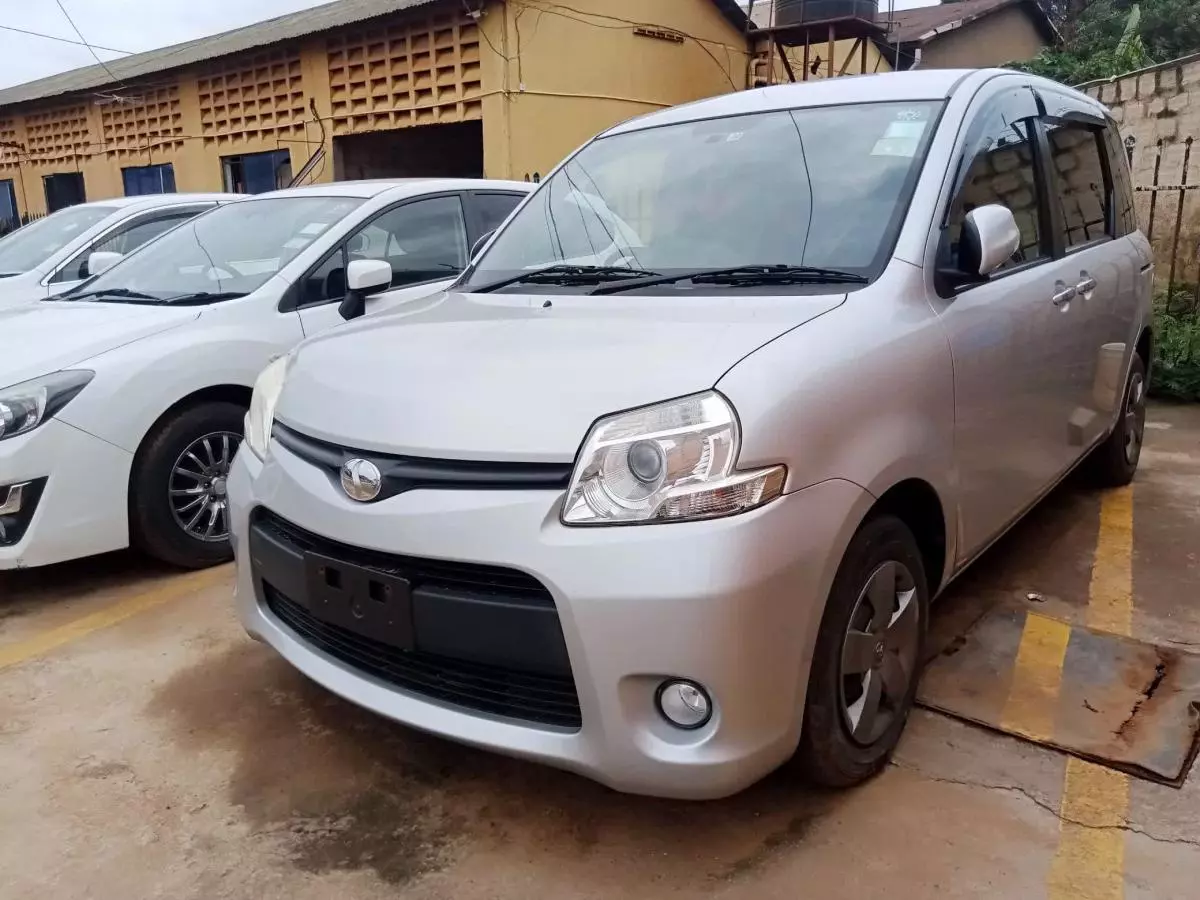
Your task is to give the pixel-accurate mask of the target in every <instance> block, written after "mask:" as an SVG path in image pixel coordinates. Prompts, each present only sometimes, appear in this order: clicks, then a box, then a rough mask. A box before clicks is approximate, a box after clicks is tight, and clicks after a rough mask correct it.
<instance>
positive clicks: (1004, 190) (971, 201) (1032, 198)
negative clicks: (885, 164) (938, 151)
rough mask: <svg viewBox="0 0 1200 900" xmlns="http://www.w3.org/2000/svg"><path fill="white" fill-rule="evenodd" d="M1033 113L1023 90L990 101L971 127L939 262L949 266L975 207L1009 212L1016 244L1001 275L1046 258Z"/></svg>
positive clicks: (1033, 107)
mask: <svg viewBox="0 0 1200 900" xmlns="http://www.w3.org/2000/svg"><path fill="white" fill-rule="evenodd" d="M1036 114H1037V110H1036V107H1035V106H1034V105H1033V96H1032V94H1030V93H1029V92H1028V91H1024V90H1021V91H1014V92H1010V93H1007V94H1004V95H1001V96H1000V97H997V98H995V99H994V100H992V101H990V102H989V103H988V105H987V106H986V107H985V108H984V109H983V110H981V111H980V114H979V116H978V117H977V118H976V119H975V121H974V122H973V123H972V126H971V131H970V132H969V135H968V138H967V146H966V149H965V157H964V160H963V164H964V167H965V174H964V175H962V176H960V184H959V187H958V190H957V192H956V194H955V196H954V200H953V201H952V202H951V205H950V210H949V215H948V216H947V219H946V233H945V237H944V240H943V243H942V248H943V249H942V262H943V264H944V265H947V266H953V265H954V263H955V261H956V260H957V259H958V244H959V239H960V237H961V235H962V229H963V223H964V222H965V220H966V217H967V213H969V212H971V210H973V209H977V208H979V207H980V206H988V205H990V204H999V205H1000V206H1006V207H1008V208H1009V209H1010V210H1011V211H1012V214H1013V216H1014V218H1015V219H1016V220H1017V227H1018V228H1019V229H1020V231H1021V245H1020V247H1018V248H1017V252H1016V253H1014V254H1013V257H1012V259H1010V260H1009V261H1008V262H1007V263H1005V264H1004V265H1003V266H1001V268H1000V271H1001V272H1003V271H1005V270H1006V269H1010V268H1012V267H1014V266H1019V265H1024V264H1026V263H1030V262H1034V261H1036V260H1038V259H1041V258H1042V257H1044V256H1046V255H1047V254H1046V253H1045V247H1046V242H1045V241H1043V240H1042V229H1041V215H1040V211H1039V206H1040V204H1039V191H1040V188H1039V185H1038V177H1037V167H1036V165H1035V162H1034V152H1033V143H1032V141H1031V135H1032V131H1031V128H1032V121H1031V119H1032V117H1033V116H1036Z"/></svg>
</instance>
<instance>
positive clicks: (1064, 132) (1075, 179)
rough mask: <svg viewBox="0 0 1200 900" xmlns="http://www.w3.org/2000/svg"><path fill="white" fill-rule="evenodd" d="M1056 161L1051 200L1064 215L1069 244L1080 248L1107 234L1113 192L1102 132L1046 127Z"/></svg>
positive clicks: (1085, 127)
mask: <svg viewBox="0 0 1200 900" xmlns="http://www.w3.org/2000/svg"><path fill="white" fill-rule="evenodd" d="M1047 136H1048V137H1049V139H1050V154H1051V157H1052V160H1053V163H1054V171H1055V173H1056V178H1055V184H1056V187H1055V190H1054V195H1053V197H1052V200H1051V202H1052V203H1054V204H1055V205H1057V207H1058V209H1059V211H1060V214H1061V216H1062V227H1063V230H1064V232H1065V238H1066V241H1065V243H1066V246H1067V247H1068V248H1070V247H1079V246H1081V245H1083V244H1088V243H1091V242H1092V241H1095V240H1099V239H1101V238H1104V237H1106V236H1108V235H1109V234H1110V233H1111V228H1110V225H1109V223H1110V218H1109V213H1110V206H1111V202H1112V200H1111V198H1112V191H1111V189H1110V184H1109V180H1108V177H1107V172H1106V168H1107V167H1106V165H1105V162H1104V161H1103V159H1102V156H1101V154H1104V155H1107V149H1106V148H1104V146H1103V144H1102V143H1101V132H1100V130H1099V129H1098V128H1094V127H1092V126H1090V125H1080V124H1073V123H1062V124H1051V125H1050V126H1049V128H1048V130H1047Z"/></svg>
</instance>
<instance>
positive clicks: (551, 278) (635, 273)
mask: <svg viewBox="0 0 1200 900" xmlns="http://www.w3.org/2000/svg"><path fill="white" fill-rule="evenodd" d="M661 277H662V276H661V275H660V274H659V273H658V272H649V271H647V270H645V269H632V268H630V267H629V266H576V265H566V264H562V265H556V266H547V267H545V268H544V269H534V270H532V271H530V272H522V273H521V274H520V275H514V276H512V277H511V278H502V279H500V280H499V281H493V282H492V283H491V284H484V285H480V286H479V287H477V288H472V289H469V290H470V292H471V293H472V294H486V293H489V292H490V291H498V290H499V289H500V288H503V287H508V286H509V285H510V284H599V283H600V282H603V281H617V280H621V279H635V280H638V281H641V280H643V279H645V278H661Z"/></svg>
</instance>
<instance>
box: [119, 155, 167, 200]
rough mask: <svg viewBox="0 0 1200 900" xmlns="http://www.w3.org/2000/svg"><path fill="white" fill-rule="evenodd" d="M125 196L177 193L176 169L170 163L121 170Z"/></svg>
mask: <svg viewBox="0 0 1200 900" xmlns="http://www.w3.org/2000/svg"><path fill="white" fill-rule="evenodd" d="M121 178H122V180H124V182H125V196H126V197H137V196H139V195H141V194H173V193H175V167H174V166H173V165H171V164H170V163H163V164H162V165H158V166H131V167H130V168H128V169H122V170H121Z"/></svg>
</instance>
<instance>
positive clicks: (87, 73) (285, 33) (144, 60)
mask: <svg viewBox="0 0 1200 900" xmlns="http://www.w3.org/2000/svg"><path fill="white" fill-rule="evenodd" d="M433 2H434V0H335V2H333V3H326V4H324V5H323V6H314V7H312V8H311V9H305V10H301V11H300V12H295V13H290V14H288V15H286V16H277V17H276V18H274V19H267V20H266V21H265V22H256V23H255V24H253V25H247V26H246V27H245V28H235V29H234V30H233V31H226V32H223V33H221V34H214V35H211V36H210V37H203V38H197V39H196V40H194V41H188V42H186V43H183V44H175V45H174V46H172V47H162V48H160V49H158V50H147V51H146V52H145V53H134V54H133V55H131V56H124V57H121V58H120V59H115V60H112V61H106V62H105V65H107V66H108V68H109V69H110V70H111V71H112V74H113V75H115V76H116V77H117V79H118V80H119V81H131V80H133V79H137V78H144V77H145V76H147V75H153V74H155V73H158V72H164V71H166V70H167V69H174V68H177V67H179V66H186V65H190V64H192V63H198V62H203V61H205V60H209V59H213V58H215V57H218V56H225V55H227V54H230V53H241V52H243V51H246V50H252V49H253V48H255V47H262V46H264V45H266V44H274V43H276V42H278V41H290V40H295V39H296V38H300V37H304V36H306V35H309V34H313V33H314V32H318V31H324V30H326V29H328V28H336V27H337V26H339V25H351V24H353V23H355V22H362V21H364V20H366V19H373V18H375V17H377V16H385V15H387V14H388V13H393V12H399V11H401V10H406V9H413V8H415V7H418V6H426V5H428V4H430V3H433ZM113 86H114V82H113V79H112V77H111V76H110V75H109V74H108V72H107V71H105V69H104V68H103V67H102V66H84V67H83V68H82V69H72V70H71V71H70V72H63V73H61V74H59V75H51V76H50V77H49V78H39V79H38V80H37V81H30V82H27V83H26V84H18V85H16V86H15V87H10V88H6V89H4V90H0V106H7V105H9V104H12V103H22V102H24V101H27V100H39V99H42V98H45V97H54V96H57V95H59V94H69V93H72V92H74V91H87V90H92V89H94V88H101V87H107V88H112V87H113Z"/></svg>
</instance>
